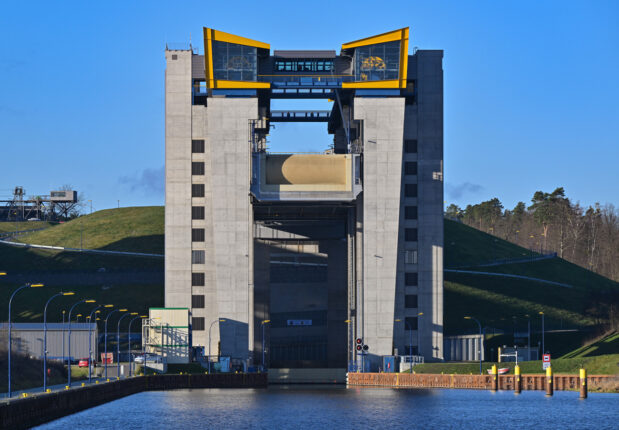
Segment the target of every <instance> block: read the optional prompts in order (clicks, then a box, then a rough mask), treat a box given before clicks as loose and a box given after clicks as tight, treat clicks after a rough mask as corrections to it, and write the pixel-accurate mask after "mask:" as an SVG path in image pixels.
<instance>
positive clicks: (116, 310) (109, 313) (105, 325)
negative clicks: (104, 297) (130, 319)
mask: <svg viewBox="0 0 619 430" xmlns="http://www.w3.org/2000/svg"><path fill="white" fill-rule="evenodd" d="M119 311H120V309H114V310H113V311H111V312H108V314H107V316H106V317H105V324H104V327H105V328H104V333H105V334H104V335H103V344H104V346H105V355H104V357H103V361H105V379H107V321H108V320H109V319H110V315H112V314H113V313H114V312H119ZM125 311H126V309H125Z"/></svg>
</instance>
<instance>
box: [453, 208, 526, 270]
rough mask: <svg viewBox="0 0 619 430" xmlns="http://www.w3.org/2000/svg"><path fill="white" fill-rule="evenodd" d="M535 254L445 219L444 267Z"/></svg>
mask: <svg viewBox="0 0 619 430" xmlns="http://www.w3.org/2000/svg"><path fill="white" fill-rule="evenodd" d="M537 255H538V254H537V253H535V252H531V251H530V250H528V249H526V248H522V247H520V246H518V245H516V244H513V243H511V242H508V241H506V240H503V239H499V238H498V237H494V236H492V235H490V234H486V233H484V232H481V231H479V230H476V229H474V228H472V227H469V226H467V225H464V224H462V223H459V222H455V221H451V220H448V219H446V220H445V243H444V256H443V258H444V265H445V268H448V269H449V268H456V267H469V266H474V265H476V264H482V263H486V262H489V261H493V260H499V259H512V258H526V257H531V256H537Z"/></svg>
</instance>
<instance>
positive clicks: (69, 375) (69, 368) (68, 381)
mask: <svg viewBox="0 0 619 430" xmlns="http://www.w3.org/2000/svg"><path fill="white" fill-rule="evenodd" d="M95 302H96V300H93V299H82V300H80V301H79V302H77V303H75V304H74V305H73V306H71V309H69V341H68V343H67V349H68V351H69V357H68V359H67V373H68V376H67V385H68V386H69V387H70V386H71V312H73V309H74V308H75V307H76V306H77V305H79V304H81V303H95Z"/></svg>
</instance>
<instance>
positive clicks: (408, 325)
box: [395, 318, 419, 355]
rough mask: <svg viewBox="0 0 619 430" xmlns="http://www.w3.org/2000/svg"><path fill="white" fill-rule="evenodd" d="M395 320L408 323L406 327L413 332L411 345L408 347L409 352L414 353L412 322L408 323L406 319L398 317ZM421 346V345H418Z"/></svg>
mask: <svg viewBox="0 0 619 430" xmlns="http://www.w3.org/2000/svg"><path fill="white" fill-rule="evenodd" d="M395 322H403V323H404V324H406V327H407V328H408V330H409V331H410V332H411V340H410V345H409V347H408V354H409V355H413V328H412V327H411V326H410V324H409V323H408V321H406V319H404V320H402V319H400V318H397V319H396V320H395ZM417 327H419V324H417ZM417 348H419V347H417Z"/></svg>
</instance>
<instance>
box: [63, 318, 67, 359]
mask: <svg viewBox="0 0 619 430" xmlns="http://www.w3.org/2000/svg"><path fill="white" fill-rule="evenodd" d="M66 313H67V311H66V310H64V309H63V310H62V363H63V366H64V362H65V361H66V358H67V356H66V355H65V349H64V345H65V342H64V332H65V327H64V315H65V314H66Z"/></svg>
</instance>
